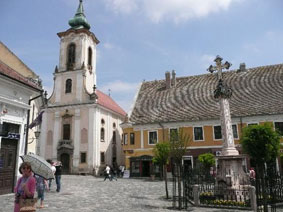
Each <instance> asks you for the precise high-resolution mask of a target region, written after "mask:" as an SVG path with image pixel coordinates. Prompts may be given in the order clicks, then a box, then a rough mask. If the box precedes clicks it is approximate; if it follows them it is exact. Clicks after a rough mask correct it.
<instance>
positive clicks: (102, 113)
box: [39, 1, 126, 174]
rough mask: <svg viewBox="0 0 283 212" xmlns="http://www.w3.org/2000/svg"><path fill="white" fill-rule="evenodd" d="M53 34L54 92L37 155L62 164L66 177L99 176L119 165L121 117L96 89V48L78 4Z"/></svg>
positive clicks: (112, 101) (115, 107)
mask: <svg viewBox="0 0 283 212" xmlns="http://www.w3.org/2000/svg"><path fill="white" fill-rule="evenodd" d="M69 25H70V26H71V28H70V29H68V30H67V31H64V32H60V33H58V37H59V38H60V58H59V65H58V66H56V68H55V71H54V89H53V93H52V95H51V96H50V98H49V99H48V104H47V106H46V107H45V108H44V109H43V111H44V113H43V120H42V126H41V137H40V150H39V152H40V155H41V156H43V157H44V158H46V159H51V160H54V161H56V160H57V161H61V162H62V164H63V171H64V172H65V173H86V174H99V173H100V172H101V170H103V169H104V167H105V165H106V164H109V165H112V166H114V167H115V166H118V165H121V164H123V163H124V161H123V156H122V155H123V151H122V148H121V134H122V130H121V128H120V124H121V123H122V121H123V120H124V118H125V116H126V113H125V112H124V110H123V109H122V108H121V107H119V105H118V104H117V103H116V102H115V101H114V100H113V99H112V98H111V97H110V96H108V95H106V94H104V93H103V92H101V91H99V90H97V89H96V47H97V45H98V44H99V40H98V39H97V38H96V36H95V35H94V34H93V33H92V32H91V31H90V30H89V29H90V25H89V23H88V22H87V20H86V17H85V15H84V11H83V5H82V1H80V4H79V7H78V9H77V13H76V15H75V17H74V18H72V19H71V20H70V21H69Z"/></svg>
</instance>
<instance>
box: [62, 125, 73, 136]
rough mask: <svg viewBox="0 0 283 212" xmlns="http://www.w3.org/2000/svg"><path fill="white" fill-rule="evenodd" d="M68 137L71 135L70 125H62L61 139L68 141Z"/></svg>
mask: <svg viewBox="0 0 283 212" xmlns="http://www.w3.org/2000/svg"><path fill="white" fill-rule="evenodd" d="M70 135H71V125H70V124H64V125H63V139H64V140H70Z"/></svg>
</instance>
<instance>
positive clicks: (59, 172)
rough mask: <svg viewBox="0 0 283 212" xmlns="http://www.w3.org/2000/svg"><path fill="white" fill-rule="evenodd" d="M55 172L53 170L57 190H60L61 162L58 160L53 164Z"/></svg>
mask: <svg viewBox="0 0 283 212" xmlns="http://www.w3.org/2000/svg"><path fill="white" fill-rule="evenodd" d="M55 168H56V172H55V180H56V185H57V189H56V191H57V192H60V190H61V174H62V163H61V162H60V161H58V162H57V163H56V165H55Z"/></svg>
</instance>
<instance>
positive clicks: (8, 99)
mask: <svg viewBox="0 0 283 212" xmlns="http://www.w3.org/2000/svg"><path fill="white" fill-rule="evenodd" d="M11 66H13V67H11ZM28 73H30V74H31V75H29V77H27V75H28ZM0 91H1V92H0V195H1V194H6V193H12V192H13V189H14V186H15V183H16V181H17V179H18V178H19V177H20V173H19V171H18V167H19V165H20V163H21V162H22V160H21V159H20V156H21V155H24V154H25V152H28V151H29V150H31V151H33V150H35V143H36V142H34V147H33V146H31V147H30V149H28V143H32V142H31V141H33V140H32V139H31V138H32V137H34V134H33V135H32V132H31V133H29V135H30V136H27V130H26V129H27V123H28V121H27V119H28V113H29V111H33V112H34V113H36V111H38V110H39V105H41V104H40V101H37V102H35V103H33V105H31V102H30V99H32V98H34V97H36V96H38V95H41V93H42V87H41V85H40V83H38V77H37V76H36V75H35V74H34V72H32V71H31V70H30V69H29V68H28V67H27V66H26V65H25V64H24V63H23V62H22V61H21V60H20V59H19V58H18V57H17V56H16V55H14V54H13V53H12V52H11V51H10V50H9V49H8V48H7V47H6V46H5V45H4V44H3V43H0ZM30 121H32V120H30ZM27 138H28V139H27ZM29 138H30V139H29Z"/></svg>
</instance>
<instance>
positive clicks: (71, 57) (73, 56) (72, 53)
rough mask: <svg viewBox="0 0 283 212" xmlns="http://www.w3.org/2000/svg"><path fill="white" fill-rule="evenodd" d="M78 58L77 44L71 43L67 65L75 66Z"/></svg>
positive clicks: (69, 66)
mask: <svg viewBox="0 0 283 212" xmlns="http://www.w3.org/2000/svg"><path fill="white" fill-rule="evenodd" d="M75 59H76V45H75V44H74V43H71V44H70V45H69V47H68V60H67V65H68V68H71V67H73V65H74V63H75Z"/></svg>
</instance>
